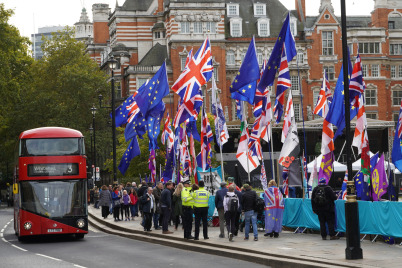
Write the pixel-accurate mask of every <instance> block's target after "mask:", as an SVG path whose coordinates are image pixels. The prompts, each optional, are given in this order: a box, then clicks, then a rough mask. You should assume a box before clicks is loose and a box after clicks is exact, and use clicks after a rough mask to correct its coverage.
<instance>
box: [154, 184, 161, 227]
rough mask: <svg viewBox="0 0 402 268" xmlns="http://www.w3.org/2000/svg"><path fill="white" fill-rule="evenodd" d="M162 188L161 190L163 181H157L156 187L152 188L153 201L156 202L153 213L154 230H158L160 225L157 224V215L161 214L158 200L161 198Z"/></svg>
mask: <svg viewBox="0 0 402 268" xmlns="http://www.w3.org/2000/svg"><path fill="white" fill-rule="evenodd" d="M162 190H163V183H162V182H158V183H157V184H156V187H155V188H154V189H153V192H152V194H153V196H154V198H155V203H156V209H155V213H154V228H155V230H160V229H161V227H160V226H159V217H160V215H161V212H162V211H161V206H160V200H161V195H162Z"/></svg>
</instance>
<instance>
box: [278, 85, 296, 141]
mask: <svg viewBox="0 0 402 268" xmlns="http://www.w3.org/2000/svg"><path fill="white" fill-rule="evenodd" d="M294 117H295V111H294V109H293V99H292V92H291V91H289V96H288V102H287V104H286V112H285V119H284V121H283V127H282V139H281V141H282V143H284V142H285V139H286V136H287V135H288V132H289V128H290V125H291V124H292V118H294Z"/></svg>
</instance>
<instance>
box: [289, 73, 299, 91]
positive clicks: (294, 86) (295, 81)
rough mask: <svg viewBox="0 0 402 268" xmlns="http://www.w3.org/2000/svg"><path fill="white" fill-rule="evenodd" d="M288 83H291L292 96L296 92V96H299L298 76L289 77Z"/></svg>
mask: <svg viewBox="0 0 402 268" xmlns="http://www.w3.org/2000/svg"><path fill="white" fill-rule="evenodd" d="M290 82H291V83H292V87H291V89H292V94H293V93H294V92H296V94H299V77H298V76H291V77H290Z"/></svg>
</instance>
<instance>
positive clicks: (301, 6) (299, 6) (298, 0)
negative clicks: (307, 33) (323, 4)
mask: <svg viewBox="0 0 402 268" xmlns="http://www.w3.org/2000/svg"><path fill="white" fill-rule="evenodd" d="M295 7H296V12H297V16H298V19H299V21H301V22H304V21H305V20H306V1H305V0H295Z"/></svg>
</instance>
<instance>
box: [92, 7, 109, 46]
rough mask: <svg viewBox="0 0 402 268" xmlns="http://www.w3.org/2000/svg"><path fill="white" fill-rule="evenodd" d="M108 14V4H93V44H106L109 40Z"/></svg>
mask: <svg viewBox="0 0 402 268" xmlns="http://www.w3.org/2000/svg"><path fill="white" fill-rule="evenodd" d="M109 13H110V8H109V5H108V4H93V5H92V17H93V21H94V23H93V32H94V34H93V36H94V39H93V42H94V43H95V44H106V41H107V40H109V26H108V22H109Z"/></svg>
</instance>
